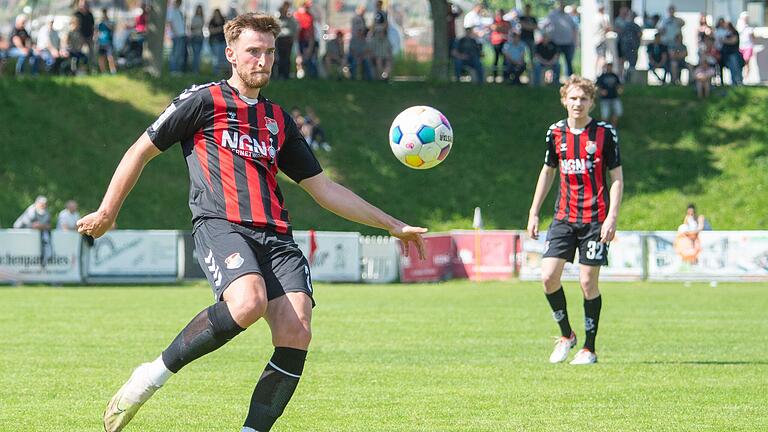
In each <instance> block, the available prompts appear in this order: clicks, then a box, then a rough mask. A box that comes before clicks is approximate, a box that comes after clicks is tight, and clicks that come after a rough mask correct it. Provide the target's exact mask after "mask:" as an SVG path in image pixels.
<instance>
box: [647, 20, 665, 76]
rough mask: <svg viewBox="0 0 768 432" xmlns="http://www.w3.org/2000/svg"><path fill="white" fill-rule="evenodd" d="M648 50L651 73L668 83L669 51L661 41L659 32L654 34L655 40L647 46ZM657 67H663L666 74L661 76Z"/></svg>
mask: <svg viewBox="0 0 768 432" xmlns="http://www.w3.org/2000/svg"><path fill="white" fill-rule="evenodd" d="M646 49H647V51H648V69H649V70H650V71H651V73H652V74H653V75H654V76H655V77H656V78H658V80H659V81H661V84H662V85H663V84H666V82H667V73H668V72H669V53H668V49H667V46H666V45H664V44H663V43H661V35H660V34H659V32H656V34H655V35H654V36H653V42H652V43H650V44H648V46H647V47H646ZM657 69H663V70H664V75H662V76H659V74H658V72H657Z"/></svg>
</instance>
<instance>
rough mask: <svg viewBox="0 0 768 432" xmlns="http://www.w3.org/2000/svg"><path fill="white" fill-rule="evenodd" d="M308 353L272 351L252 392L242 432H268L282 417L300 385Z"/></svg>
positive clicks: (285, 350)
mask: <svg viewBox="0 0 768 432" xmlns="http://www.w3.org/2000/svg"><path fill="white" fill-rule="evenodd" d="M306 358H307V352H306V351H304V350H300V349H296V348H287V347H275V353H274V354H272V358H271V359H270V360H269V363H267V367H266V368H264V372H263V373H262V374H261V378H259V382H258V383H257V384H256V388H255V389H253V395H252V396H251V406H250V408H249V409H248V416H247V417H246V418H245V423H244V424H243V430H244V431H247V430H249V429H246V428H251V429H253V430H256V431H258V432H267V431H269V430H270V429H271V428H272V425H273V424H275V421H277V418H278V417H280V415H281V414H283V410H284V409H285V406H286V405H288V401H290V400H291V396H293V392H294V391H295V390H296V386H298V385H299V378H301V372H302V371H303V370H304V361H305V360H306Z"/></svg>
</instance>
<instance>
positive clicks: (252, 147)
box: [77, 13, 426, 432]
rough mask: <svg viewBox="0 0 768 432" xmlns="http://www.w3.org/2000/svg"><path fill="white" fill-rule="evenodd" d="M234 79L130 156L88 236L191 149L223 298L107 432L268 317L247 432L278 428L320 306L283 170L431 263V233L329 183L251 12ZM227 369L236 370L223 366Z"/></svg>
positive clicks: (269, 21)
mask: <svg viewBox="0 0 768 432" xmlns="http://www.w3.org/2000/svg"><path fill="white" fill-rule="evenodd" d="M224 31H225V35H226V39H227V48H226V55H227V60H228V61H229V62H230V63H231V64H232V77H231V78H230V79H229V80H226V81H220V82H214V83H209V84H204V85H199V86H194V87H192V88H190V89H188V90H186V91H185V92H183V93H182V94H181V95H179V96H178V97H177V98H176V99H175V100H174V101H173V103H172V104H171V105H169V106H168V108H166V110H165V111H164V112H163V113H162V114H161V115H160V117H159V118H158V119H157V120H156V121H155V122H154V123H153V124H152V125H151V126H150V127H149V128H148V129H147V131H146V132H145V133H144V134H143V135H142V136H141V137H140V138H139V139H138V140H137V141H136V143H134V144H133V146H132V147H131V148H130V149H129V150H128V151H127V152H126V154H125V156H124V157H123V159H122V161H121V162H120V164H119V165H118V167H117V170H116V171H115V174H114V176H113V178H112V181H111V182H110V184H109V188H108V189H107V192H106V194H105V196H104V199H103V201H102V203H101V206H100V207H99V209H98V210H97V211H96V212H94V213H91V214H89V215H87V216H85V217H84V218H83V219H81V220H79V221H78V224H77V225H78V230H79V232H81V233H83V234H87V235H90V236H93V237H99V236H101V235H103V234H104V233H105V232H106V231H107V230H108V229H109V227H111V226H112V224H113V223H114V221H115V220H116V218H117V214H118V211H119V210H120V207H121V206H122V204H123V202H124V200H125V198H126V197H127V195H128V193H129V192H130V190H131V189H132V188H133V186H134V184H135V183H136V181H137V180H138V178H139V175H140V173H141V171H142V169H143V168H144V166H145V165H146V164H147V163H148V162H149V161H150V160H151V159H153V158H154V157H156V156H158V155H159V154H160V153H162V152H163V151H165V150H167V149H169V148H170V147H171V146H172V145H173V144H174V143H176V142H181V150H182V152H183V154H184V156H185V159H186V162H187V166H188V169H189V176H190V199H189V206H190V209H191V210H192V223H193V236H194V238H195V247H196V250H197V256H198V259H199V263H200V265H201V267H203V270H204V271H206V270H207V271H206V275H207V277H208V281H209V283H210V284H211V288H212V289H213V293H214V301H215V303H214V304H213V305H211V306H210V307H208V308H205V309H203V310H202V311H201V312H200V313H199V314H198V315H196V316H195V317H194V318H193V319H192V321H190V322H189V324H187V326H186V327H184V329H182V330H181V332H180V333H179V335H178V336H177V337H176V339H174V340H173V342H171V344H170V345H169V346H168V348H166V350H165V351H163V352H162V354H161V355H160V356H159V357H157V358H156V359H155V360H154V361H152V362H150V363H144V364H142V365H140V366H139V367H138V368H136V370H135V371H134V372H133V374H132V375H131V378H130V379H129V380H128V381H127V382H126V383H125V385H123V387H121V388H120V390H118V392H117V393H116V394H115V396H114V397H113V398H112V399H111V400H110V402H109V404H108V405H107V409H106V411H105V413H104V429H105V430H106V431H107V432H115V431H119V430H122V429H123V427H125V425H126V424H127V423H128V422H129V421H130V420H131V419H132V418H133V417H134V415H135V414H136V412H137V411H138V410H139V408H140V407H141V406H142V404H144V403H145V402H146V401H147V400H148V399H149V398H150V397H151V396H152V395H153V394H154V393H155V392H156V391H157V389H159V388H160V387H161V386H162V385H163V384H164V383H165V382H166V381H167V380H168V379H169V378H170V377H171V376H172V375H173V374H175V373H176V372H178V371H179V370H180V369H181V368H182V367H184V366H185V365H186V364H188V363H190V362H191V361H193V360H195V359H197V358H200V357H201V356H203V355H205V354H207V353H210V352H212V351H214V350H216V349H218V348H220V347H221V346H223V345H224V344H225V343H227V342H228V341H229V340H230V339H232V338H234V337H235V336H236V335H238V334H239V333H241V332H242V331H243V330H245V329H246V328H247V327H249V326H251V325H252V324H254V323H255V322H256V321H257V320H259V319H261V318H264V320H265V321H266V322H267V324H268V325H269V327H270V330H271V333H272V343H273V344H274V346H275V350H274V354H273V356H272V358H271V359H270V361H269V362H268V364H267V366H266V368H265V369H264V373H263V374H262V375H261V378H260V379H259V381H258V383H257V384H256V387H255V389H254V391H253V395H252V397H251V403H250V408H249V410H248V415H247V416H246V418H245V421H244V424H243V428H242V432H255V431H259V432H266V431H269V430H270V429H271V428H272V425H273V424H274V423H275V421H276V420H277V418H278V417H279V416H280V415H281V414H282V412H283V410H284V409H285V407H286V405H287V404H288V401H289V400H290V398H291V396H292V395H293V392H294V390H295V389H296V386H297V385H298V382H299V378H300V377H301V373H302V371H303V369H304V362H305V359H306V355H307V349H308V347H309V342H310V339H311V330H310V329H311V318H312V308H313V306H314V299H313V287H312V280H311V275H310V270H309V264H308V262H307V260H306V258H305V257H304V256H303V254H302V253H301V250H300V249H299V247H298V246H297V245H296V243H295V242H294V240H293V237H292V235H291V231H292V228H291V224H290V218H289V217H288V211H287V209H286V207H285V203H284V200H283V196H282V193H281V192H280V188H279V187H278V184H277V175H278V171H282V172H283V173H285V174H286V175H287V176H288V177H289V178H290V179H292V180H293V181H295V182H297V183H298V184H299V186H301V187H302V188H303V189H304V190H306V191H307V192H308V193H309V194H310V195H311V196H312V197H313V198H314V199H315V200H316V201H317V202H318V203H319V204H320V205H321V206H322V207H324V208H326V209H328V210H330V211H332V212H334V213H336V214H338V215H341V216H342V217H345V218H347V219H350V220H354V221H357V222H359V223H364V224H367V225H370V226H373V227H377V228H381V229H384V230H387V231H389V233H390V234H391V235H393V236H395V237H397V238H399V239H400V240H401V241H402V242H403V244H404V248H405V249H404V250H406V251H407V250H408V248H409V244H410V243H414V244H415V245H416V248H417V250H418V251H419V255H420V256H421V257H422V258H423V256H424V242H423V240H422V238H421V234H422V233H424V232H426V229H424V228H418V227H412V226H409V225H407V224H405V223H403V222H401V221H399V220H398V219H395V218H394V217H392V216H390V215H388V214H386V213H384V212H383V211H381V210H379V209H378V208H376V207H374V206H373V205H371V204H369V203H368V202H366V201H364V200H363V199H362V198H360V197H359V196H358V195H356V194H355V193H353V192H352V191H350V190H348V189H347V188H345V187H343V186H341V185H339V184H338V183H336V182H334V181H332V180H331V179H329V178H328V177H327V176H326V175H325V173H323V170H322V168H321V167H320V164H319V163H318V161H317V159H315V157H314V156H313V154H312V152H311V151H310V149H309V147H308V146H307V143H306V141H305V140H304V138H303V137H302V135H301V133H300V132H299V130H298V128H297V127H296V124H295V123H294V122H293V120H291V117H290V115H289V114H288V113H286V111H285V110H283V109H282V108H281V107H280V106H279V105H277V104H275V103H274V102H272V101H270V100H269V99H266V98H265V97H264V96H263V95H262V94H261V89H262V88H263V87H264V86H266V85H267V83H268V82H269V78H270V72H271V70H272V65H273V63H274V57H275V38H276V37H277V35H278V34H279V32H280V25H279V23H278V21H277V20H276V19H275V18H273V17H271V16H266V15H258V14H252V13H247V14H243V15H240V16H238V17H236V18H235V19H234V20H232V21H230V22H228V23H227V24H226V26H225V29H224ZM223 368H224V369H225V370H226V366H224V367H223Z"/></svg>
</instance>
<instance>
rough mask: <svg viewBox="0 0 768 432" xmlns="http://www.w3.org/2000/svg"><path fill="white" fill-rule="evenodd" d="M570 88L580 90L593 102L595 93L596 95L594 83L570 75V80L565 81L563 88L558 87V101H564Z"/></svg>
mask: <svg viewBox="0 0 768 432" xmlns="http://www.w3.org/2000/svg"><path fill="white" fill-rule="evenodd" d="M571 87H578V88H580V89H581V90H582V91H583V92H584V94H586V95H587V97H588V98H589V99H591V100H592V101H594V100H595V93H597V88H596V87H595V83H593V82H592V81H590V80H588V79H586V78H582V77H580V76H578V75H571V77H570V78H568V79H567V80H565V83H564V84H563V86H562V87H560V99H565V96H566V95H567V94H568V90H570V89H571Z"/></svg>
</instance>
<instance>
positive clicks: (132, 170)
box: [77, 132, 161, 238]
mask: <svg viewBox="0 0 768 432" xmlns="http://www.w3.org/2000/svg"><path fill="white" fill-rule="evenodd" d="M160 153H161V152H160V150H159V149H158V148H157V147H155V145H154V144H153V143H152V140H150V139H149V136H148V135H147V133H146V132H145V133H144V134H142V135H141V137H139V139H138V140H136V142H135V143H134V144H133V145H132V146H131V147H130V148H129V149H128V151H126V152H125V155H123V159H122V160H121V161H120V164H118V166H117V169H116V170H115V174H114V175H113V176H112V180H111V181H110V182H109V187H108V188H107V192H106V193H105V194H104V199H103V200H102V201H101V205H100V206H99V209H98V210H96V211H95V212H93V213H91V214H88V215H86V216H84V217H83V218H82V219H80V220H79V221H77V231H78V232H79V233H81V234H87V235H90V236H91V237H94V238H98V237H101V236H102V235H104V233H106V232H107V231H108V230H109V229H110V228H112V225H114V223H115V220H117V214H118V213H119V212H120V208H121V207H122V206H123V202H124V201H125V198H126V197H127V196H128V193H130V192H131V189H133V186H134V185H135V184H136V181H137V180H138V179H139V176H140V175H141V171H142V170H143V169H144V166H145V165H146V164H147V163H148V162H149V161H150V160H152V159H153V158H154V157H155V156H157V155H159V154H160Z"/></svg>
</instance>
